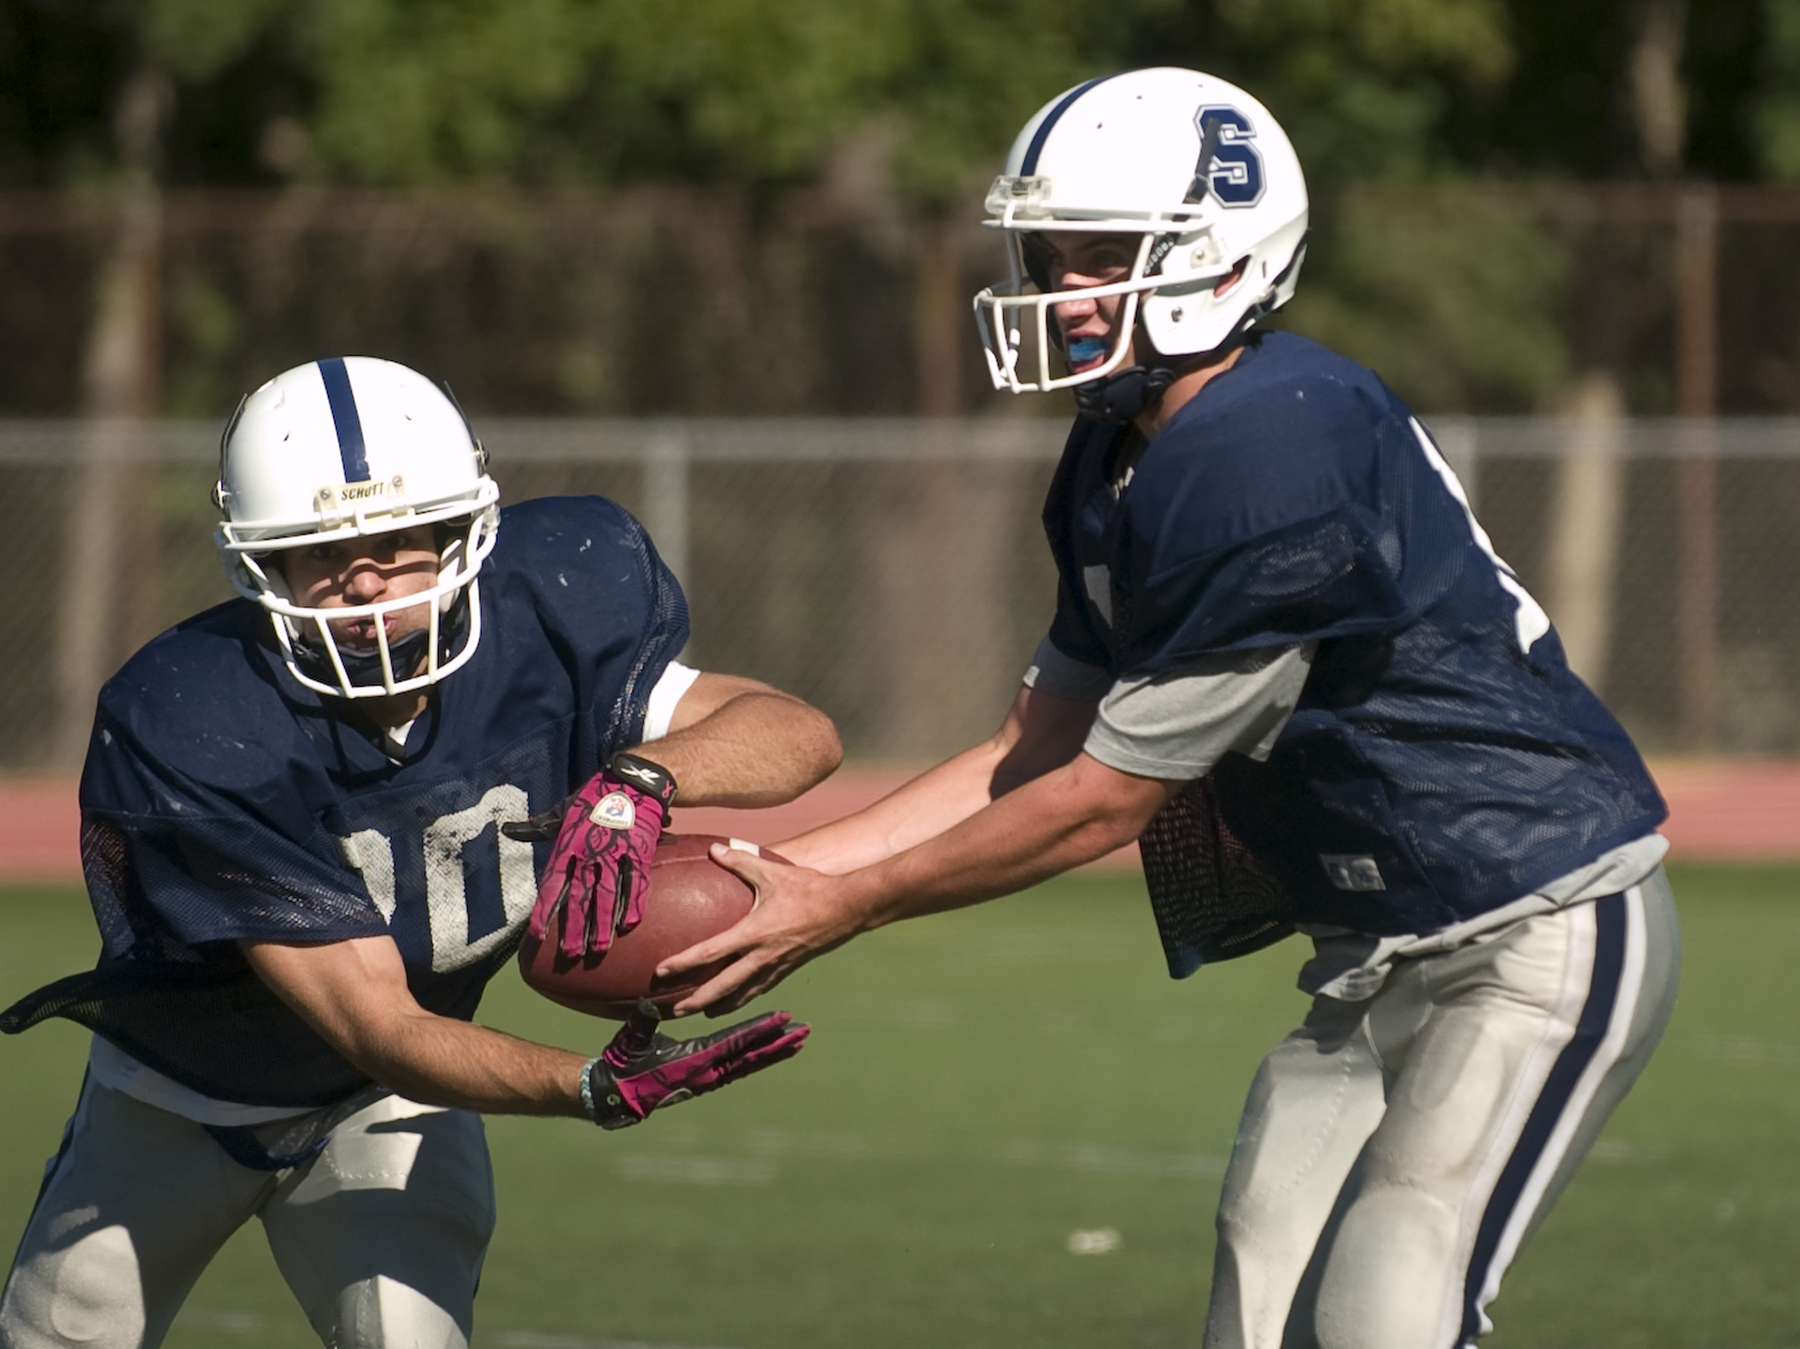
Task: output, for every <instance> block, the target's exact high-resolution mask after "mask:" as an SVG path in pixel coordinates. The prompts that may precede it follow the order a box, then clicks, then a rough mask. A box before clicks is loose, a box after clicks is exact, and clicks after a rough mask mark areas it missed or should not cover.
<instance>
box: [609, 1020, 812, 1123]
mask: <svg viewBox="0 0 1800 1349" xmlns="http://www.w3.org/2000/svg"><path fill="white" fill-rule="evenodd" d="M660 1019H661V1014H660V1013H658V1012H657V1010H656V1004H655V1003H653V1002H651V1001H650V1000H649V999H648V998H640V999H639V1000H638V1005H637V1010H636V1011H635V1012H633V1013H632V1014H631V1017H630V1018H629V1019H628V1020H627V1021H626V1022H625V1025H624V1026H623V1027H622V1028H621V1029H620V1031H619V1033H618V1034H617V1035H615V1036H613V1038H612V1043H611V1044H609V1045H607V1047H606V1052H605V1053H603V1054H601V1055H600V1057H599V1058H597V1059H594V1060H592V1061H591V1062H589V1064H588V1066H587V1072H586V1074H585V1075H584V1076H583V1078H582V1084H581V1102H582V1104H583V1105H585V1106H586V1107H587V1112H588V1117H589V1118H590V1119H592V1120H593V1121H594V1123H596V1124H598V1125H599V1126H600V1127H601V1128H602V1129H624V1128H627V1127H629V1126H630V1125H633V1124H636V1123H638V1122H639V1121H640V1120H642V1119H643V1118H644V1117H645V1116H646V1115H648V1114H649V1113H650V1112H651V1111H652V1110H655V1109H656V1108H657V1107H658V1106H664V1105H675V1104H676V1103H677V1102H680V1101H687V1100H692V1099H693V1098H694V1097H696V1096H700V1095H702V1094H704V1093H706V1092H709V1091H715V1090H717V1089H718V1088H720V1087H722V1086H724V1085H725V1084H726V1083H727V1082H735V1081H737V1079H738V1078H740V1077H748V1076H749V1075H750V1074H751V1073H755V1072H760V1071H762V1070H763V1069H764V1068H767V1067H770V1066H771V1065H773V1064H777V1063H780V1062H781V1061H782V1060H783V1059H791V1058H793V1057H794V1055H796V1054H798V1053H799V1052H800V1046H801V1045H802V1044H804V1043H805V1042H806V1037H807V1036H808V1035H809V1034H811V1033H812V1027H811V1026H809V1025H807V1024H806V1023H805V1022H804V1021H802V1022H795V1021H794V1019H793V1017H791V1016H790V1015H789V1014H788V1013H786V1012H769V1013H767V1014H765V1015H763V1016H759V1017H755V1018H753V1019H752V1020H749V1021H740V1022H738V1023H737V1025H735V1026H728V1027H726V1028H725V1029H724V1030H722V1031H719V1032H718V1033H716V1034H713V1035H704V1036H700V1037H699V1038H697V1039H693V1040H672V1039H670V1038H669V1037H668V1036H666V1035H660V1034H658V1033H657V1029H656V1026H657V1022H658V1021H659V1020H660Z"/></svg>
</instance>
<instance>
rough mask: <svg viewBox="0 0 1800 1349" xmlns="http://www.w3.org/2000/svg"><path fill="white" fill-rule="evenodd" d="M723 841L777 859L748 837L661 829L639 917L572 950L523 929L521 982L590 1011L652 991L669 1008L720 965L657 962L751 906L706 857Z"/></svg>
mask: <svg viewBox="0 0 1800 1349" xmlns="http://www.w3.org/2000/svg"><path fill="white" fill-rule="evenodd" d="M727 842H729V843H730V845H731V846H732V847H734V848H740V849H743V850H745V851H754V852H755V853H756V854H757V855H758V856H760V857H762V858H764V859H765V860H767V861H772V862H780V861H782V860H783V859H782V858H780V857H777V856H776V855H775V854H774V853H772V852H768V851H766V850H764V849H761V848H758V847H756V845H755V844H753V843H743V842H740V841H738V840H736V839H730V840H727V839H724V838H720V837H719V836H717V835H715V834H664V835H663V837H662V841H661V843H660V844H659V845H658V847H657V849H656V855H655V856H654V857H652V858H651V859H650V865H649V867H648V868H647V873H648V876H649V892H648V894H647V895H646V896H645V898H644V904H643V921H642V922H641V923H639V924H638V926H636V927H635V928H633V929H632V930H631V931H630V932H629V933H627V934H626V935H625V936H622V937H620V938H618V939H617V940H616V941H614V942H613V944H612V945H611V947H610V948H608V949H607V950H606V951H604V952H599V953H595V952H588V953H583V954H581V955H578V956H571V955H568V954H566V953H565V952H564V951H563V950H562V948H561V947H559V946H558V944H557V943H556V942H555V941H554V940H545V939H543V938H540V937H535V936H533V935H532V934H531V932H530V931H529V930H527V931H526V933H525V935H524V937H523V939H522V940H521V941H520V943H519V972H520V974H521V975H523V976H524V979H525V982H526V983H527V984H529V985H530V986H531V987H532V988H533V989H535V990H536V991H537V992H539V993H541V994H543V995H544V996H545V997H546V998H549V999H550V1000H551V1001H553V1002H559V1003H561V1004H562V1005H563V1006H565V1007H572V1008H574V1009H575V1010H576V1011H578V1012H586V1013H588V1014H590V1015H592V1016H610V1017H618V1018H621V1019H622V1018H624V1017H627V1016H630V1015H631V1013H632V1008H633V1007H634V1006H635V1005H636V1003H637V1000H638V999H639V998H650V999H651V1000H653V1001H654V1002H655V1003H656V1004H657V1005H658V1006H659V1007H661V1008H662V1009H663V1010H664V1011H667V1010H668V1009H669V1008H670V1007H671V1006H672V1005H673V1004H674V1003H676V1002H677V1001H679V1000H680V999H681V998H683V997H685V996H686V995H687V994H689V993H691V992H693V991H694V989H696V988H698V987H699V986H700V985H701V984H703V983H705V982H706V981H707V980H708V979H710V978H711V977H712V976H713V974H715V973H717V970H718V967H717V966H709V967H705V968H702V969H698V970H690V971H687V972H685V973H683V974H681V975H677V976H675V977H673V978H669V979H658V978H657V977H656V967H657V966H658V965H659V964H661V963H662V962H663V961H664V960H667V959H668V958H669V957H670V956H672V955H675V954H676V953H677V952H680V951H685V950H687V949H688V947H690V946H693V945H694V944H695V943H697V942H702V941H705V940H706V939H707V938H708V937H712V936H716V935H717V934H718V933H721V932H723V931H724V930H725V929H726V928H728V927H731V926H732V925H733V924H735V923H736V922H738V921H739V920H740V919H741V918H743V917H744V916H745V915H746V914H748V913H749V912H750V910H751V909H753V908H754V907H755V906H756V895H755V893H754V892H753V891H752V890H751V888H750V887H749V886H748V885H747V884H745V883H744V881H742V880H741V879H739V878H738V877H737V876H735V875H733V874H732V873H731V872H729V871H727V870H726V869H725V868H724V867H722V866H720V865H719V864H718V863H717V862H715V861H713V860H712V857H711V855H710V851H709V850H710V849H711V847H712V845H713V844H715V843H727Z"/></svg>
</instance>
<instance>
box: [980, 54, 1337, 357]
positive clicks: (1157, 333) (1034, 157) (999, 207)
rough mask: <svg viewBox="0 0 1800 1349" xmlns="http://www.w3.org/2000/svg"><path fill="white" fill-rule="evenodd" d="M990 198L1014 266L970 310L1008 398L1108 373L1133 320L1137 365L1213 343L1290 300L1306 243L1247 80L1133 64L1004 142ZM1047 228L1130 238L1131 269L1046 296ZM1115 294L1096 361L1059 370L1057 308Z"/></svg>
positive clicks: (1302, 186) (1270, 125)
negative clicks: (1110, 333) (1107, 348)
mask: <svg viewBox="0 0 1800 1349" xmlns="http://www.w3.org/2000/svg"><path fill="white" fill-rule="evenodd" d="M987 208H988V211H989V213H990V214H991V215H992V217H993V218H992V219H990V220H988V221H986V222H984V223H985V224H986V225H987V226H988V227H989V228H992V229H1000V230H1004V231H1006V234H1007V244H1008V248H1007V253H1008V257H1009V259H1010V261H1011V264H1012V275H1011V277H1010V278H1009V279H1008V280H1007V281H1005V282H1000V283H998V284H996V285H993V286H990V287H988V288H987V289H985V290H983V291H982V292H981V293H980V294H979V295H977V296H976V297H975V318H976V323H977V325H978V326H979V328H980V330H981V340H982V345H983V346H984V347H985V348H986V350H987V358H988V370H989V374H990V375H991V376H992V377H993V381H994V387H995V388H997V389H1010V390H1011V391H1012V392H1013V393H1042V392H1046V391H1048V390H1051V389H1062V388H1068V387H1070V386H1072V385H1078V384H1084V383H1087V382H1089V381H1093V380H1099V379H1104V378H1106V377H1108V376H1110V375H1112V374H1113V373H1114V372H1115V371H1117V370H1118V369H1119V368H1120V367H1121V366H1122V365H1124V364H1125V360H1126V357H1127V355H1128V353H1129V348H1130V345H1131V338H1132V336H1133V335H1134V332H1136V331H1138V330H1140V329H1141V330H1142V332H1143V335H1144V337H1146V338H1147V339H1148V342H1147V343H1143V342H1140V343H1139V348H1140V350H1139V352H1138V355H1139V358H1140V360H1142V359H1143V358H1144V357H1145V355H1146V352H1145V350H1144V348H1145V347H1146V346H1147V347H1148V348H1150V349H1151V350H1152V351H1153V352H1154V353H1157V354H1160V355H1161V356H1163V357H1184V356H1197V355H1201V354H1204V353H1208V352H1213V351H1217V350H1219V349H1220V348H1222V347H1224V346H1226V345H1227V344H1228V343H1230V342H1231V341H1233V340H1234V339H1235V338H1237V337H1238V336H1239V335H1241V334H1242V333H1243V332H1244V330H1245V329H1246V328H1248V327H1249V326H1250V325H1251V324H1252V323H1254V322H1255V321H1256V320H1257V319H1258V318H1260V317H1261V316H1262V315H1264V314H1267V313H1269V312H1271V311H1273V310H1275V309H1277V308H1279V307H1280V306H1281V305H1283V304H1285V303H1286V302H1287V301H1288V299H1289V298H1291V297H1292V295H1293V293H1294V285H1295V282H1296V281H1297V280H1298V278H1299V271H1300V262H1301V258H1302V257H1303V255H1304V251H1305V239H1306V224H1307V197H1306V179H1305V177H1304V175H1303V174H1302V173H1301V171H1300V161H1299V158H1298V157H1297V156H1296V155H1295V154H1294V147H1293V146H1292V145H1291V144H1290V143H1289V142H1288V138H1287V135H1286V133H1285V132H1283V131H1282V129H1281V127H1280V125H1279V124H1277V122H1276V121H1275V119H1274V117H1272V116H1271V115H1270V114H1269V111H1268V109H1267V108H1265V107H1263V105H1262V104H1261V103H1259V102H1257V100H1256V99H1254V98H1252V97H1251V96H1250V95H1249V94H1247V93H1245V92H1244V91H1243V90H1242V89H1239V88H1238V87H1237V86H1236V85H1233V84H1229V83H1227V82H1226V81H1224V80H1221V79H1217V78H1215V77H1213V76H1211V75H1203V74H1201V73H1199V72H1198V71H1193V70H1178V69H1174V68H1170V67H1163V68H1158V69H1154V70H1136V71H1130V72H1128V73H1126V74H1123V75H1113V76H1108V77H1105V78H1102V79H1098V80H1090V81H1089V82H1088V83H1086V84H1083V85H1078V86H1077V87H1075V88H1074V89H1071V90H1068V91H1067V92H1065V93H1063V94H1061V95H1059V96H1058V97H1056V98H1054V99H1052V100H1051V101H1050V102H1049V103H1047V104H1045V105H1044V107H1043V108H1042V109H1040V110H1039V111H1038V113H1037V115H1036V116H1034V117H1033V118H1032V119H1031V120H1030V121H1029V122H1027V123H1026V124H1025V129H1024V130H1023V131H1021V132H1020V133H1019V136H1018V139H1017V140H1015V141H1014V142H1013V147H1012V150H1011V152H1010V153H1009V154H1008V155H1007V159H1006V168H1005V171H1004V172H1003V173H1001V175H1000V176H999V177H998V178H996V179H995V180H994V185H993V187H992V188H991V189H990V190H989V192H988V197H987ZM1053 231H1072V232H1083V233H1117V234H1122V235H1130V236H1135V239H1134V241H1135V242H1136V244H1137V251H1136V254H1135V261H1134V263H1133V264H1132V267H1131V270H1130V273H1129V274H1128V275H1127V276H1126V277H1125V278H1124V279H1122V280H1120V281H1117V282H1114V283H1112V284H1110V285H1105V286H1093V287H1087V288H1083V289H1074V290H1064V291H1058V292H1049V291H1048V289H1047V287H1048V280H1047V277H1046V276H1045V275H1044V272H1043V269H1042V267H1041V266H1037V265H1034V264H1033V261H1032V259H1031V257H1030V256H1029V244H1028V241H1029V239H1030V238H1031V236H1034V235H1038V234H1040V233H1044V232H1053ZM1240 269H1241V271H1242V276H1241V279H1239V280H1238V281H1237V282H1236V283H1235V284H1233V285H1232V286H1230V287H1229V288H1228V289H1227V290H1226V291H1225V292H1224V293H1223V294H1221V295H1215V294H1214V291H1215V288H1216V287H1217V286H1218V285H1219V283H1220V282H1221V281H1224V280H1225V279H1226V278H1227V277H1230V276H1231V275H1232V274H1233V273H1234V272H1237V271H1239V270H1240ZM1034 273H1036V275H1035V276H1034ZM1112 295H1121V296H1124V297H1125V300H1124V303H1123V304H1122V305H1121V306H1120V310H1119V320H1118V323H1117V328H1116V332H1115V335H1114V341H1113V348H1112V350H1111V352H1109V353H1108V354H1107V357H1106V359H1105V360H1103V361H1102V362H1101V363H1100V364H1099V365H1098V366H1095V367H1094V368H1092V369H1089V370H1083V371H1081V372H1080V373H1079V374H1062V375H1057V374H1054V373H1053V372H1052V366H1051V353H1052V352H1053V351H1060V347H1061V337H1060V333H1059V332H1058V330H1057V328H1056V325H1055V318H1054V314H1053V312H1052V311H1053V308H1054V306H1056V305H1058V304H1061V303H1065V302H1067V301H1070V300H1077V299H1098V298H1103V297H1106V296H1112ZM1028 348H1029V352H1030V355H1029V357H1026V356H1025V354H1024V353H1025V352H1026V351H1027V349H1028ZM1022 365H1023V366H1024V367H1025V368H1023V369H1022V368H1021V366H1022Z"/></svg>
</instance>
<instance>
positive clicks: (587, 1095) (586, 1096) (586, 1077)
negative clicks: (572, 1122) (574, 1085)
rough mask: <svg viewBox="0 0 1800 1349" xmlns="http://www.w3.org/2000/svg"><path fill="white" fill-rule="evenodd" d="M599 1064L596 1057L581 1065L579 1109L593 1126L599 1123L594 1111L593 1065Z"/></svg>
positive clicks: (597, 1115) (598, 1117)
mask: <svg viewBox="0 0 1800 1349" xmlns="http://www.w3.org/2000/svg"><path fill="white" fill-rule="evenodd" d="M599 1062H600V1059H599V1057H598V1056H596V1057H594V1058H591V1059H589V1060H588V1061H587V1062H586V1063H584V1064H582V1065H581V1108H582V1109H583V1110H585V1111H586V1112H587V1117H588V1119H590V1120H591V1121H593V1122H594V1123H595V1124H598V1123H599V1122H600V1116H599V1114H598V1113H596V1111H595V1109H594V1065H595V1064H597V1063H599Z"/></svg>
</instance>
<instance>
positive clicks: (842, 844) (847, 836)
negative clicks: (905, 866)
mask: <svg viewBox="0 0 1800 1349" xmlns="http://www.w3.org/2000/svg"><path fill="white" fill-rule="evenodd" d="M1004 753H1005V751H1004V748H1001V749H995V748H993V745H992V742H984V743H983V744H980V745H977V746H975V747H974V748H973V749H968V750H964V751H963V752H962V753H961V754H959V755H957V756H956V757H955V758H953V759H948V760H946V761H945V762H943V763H941V764H938V765H937V766H936V767H935V768H931V769H928V770H927V771H925V772H923V773H921V774H919V776H918V777H916V778H913V779H912V780H911V781H909V782H907V783H905V784H903V785H902V786H900V787H897V788H895V789H894V790H893V791H892V792H889V793H888V794H887V795H886V796H884V797H882V798H881V800H879V801H877V802H875V803H874V804H873V805H871V806H867V807H865V808H864V809H862V810H859V811H857V812H856V813H855V814H854V815H846V816H844V817H843V818H842V819H839V820H833V821H832V822H831V823H830V824H824V825H820V826H819V827H818V828H817V829H809V830H807V832H806V833H804V834H796V835H795V836H794V837H793V838H791V839H784V840H783V841H781V842H780V843H776V844H773V845H771V846H772V848H773V850H774V851H775V852H776V853H779V854H780V855H781V856H782V857H785V858H786V859H787V860H788V861H790V862H793V863H795V864H796V865H799V866H803V867H811V868H813V869H814V870H815V871H822V872H824V873H826V874H827V875H830V876H839V875H842V874H843V873H845V872H847V871H855V870H856V869H858V868H859V867H866V866H869V865H871V864H872V863H875V862H879V861H882V860H883V859H884V858H888V857H892V856H893V855H894V854H895V853H898V852H903V851H905V850H906V849H907V848H911V847H913V846H915V845H917V844H919V843H923V842H924V841H925V840H926V839H928V838H935V837H936V836H937V835H939V834H941V833H943V832H944V830H946V829H949V828H951V827H953V826H954V825H957V824H960V823H961V822H962V821H963V820H966V819H968V818H969V816H971V815H973V814H974V813H975V812H976V811H978V810H980V809H981V808H982V807H984V806H986V805H987V804H988V803H989V802H990V801H991V800H992V783H993V778H994V768H995V766H996V764H997V763H998V762H999V760H1000V759H1001V758H1002V757H1003V755H1004Z"/></svg>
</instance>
